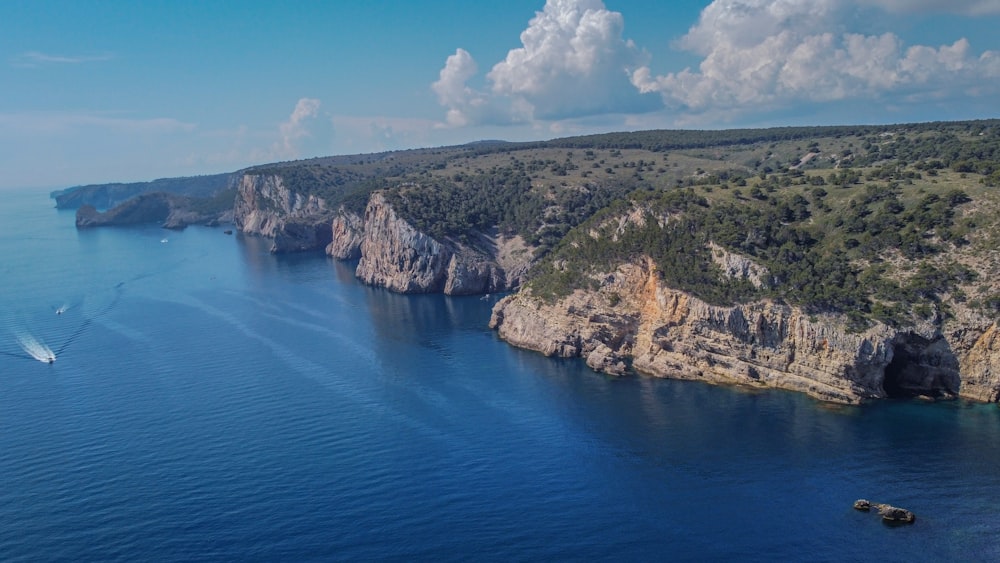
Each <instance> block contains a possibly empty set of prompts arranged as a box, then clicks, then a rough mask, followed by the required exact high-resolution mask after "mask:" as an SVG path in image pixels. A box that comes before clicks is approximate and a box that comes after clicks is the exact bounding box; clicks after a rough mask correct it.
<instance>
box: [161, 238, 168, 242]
mask: <svg viewBox="0 0 1000 563" xmlns="http://www.w3.org/2000/svg"><path fill="white" fill-rule="evenodd" d="M160 242H168V241H167V239H165V238H164V239H160Z"/></svg>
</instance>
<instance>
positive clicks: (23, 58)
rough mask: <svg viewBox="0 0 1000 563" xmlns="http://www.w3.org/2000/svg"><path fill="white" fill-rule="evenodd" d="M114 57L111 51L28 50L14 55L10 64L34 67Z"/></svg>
mask: <svg viewBox="0 0 1000 563" xmlns="http://www.w3.org/2000/svg"><path fill="white" fill-rule="evenodd" d="M113 58H115V57H114V55H112V54H110V53H103V54H100V55H52V54H49V53H42V52H39V51H27V52H24V53H20V54H18V55H15V56H14V57H12V58H11V59H10V64H11V66H15V67H21V68H34V67H39V66H42V65H52V64H81V63H92V62H101V61H109V60H111V59H113Z"/></svg>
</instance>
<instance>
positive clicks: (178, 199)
mask: <svg viewBox="0 0 1000 563" xmlns="http://www.w3.org/2000/svg"><path fill="white" fill-rule="evenodd" d="M231 220H232V212H231V211H229V210H225V211H215V210H199V207H198V206H197V205H196V204H195V200H193V199H192V198H189V197H184V196H178V195H172V194H166V193H151V194H143V195H140V196H137V197H134V198H132V199H130V200H127V201H125V202H124V203H121V204H119V205H117V206H115V207H113V208H112V209H110V210H108V211H105V212H103V213H102V212H100V211H98V210H97V209H95V208H94V207H93V206H91V205H84V206H82V207H80V208H79V209H77V211H76V227H77V228H78V229H85V228H90V227H101V226H110V225H138V224H142V223H160V224H161V226H163V227H164V228H167V229H183V228H184V227H186V226H188V225H217V224H219V223H225V222H229V221H231Z"/></svg>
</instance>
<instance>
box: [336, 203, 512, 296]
mask: <svg viewBox="0 0 1000 563" xmlns="http://www.w3.org/2000/svg"><path fill="white" fill-rule="evenodd" d="M334 228H335V229H341V231H342V232H343V233H344V235H343V236H340V235H339V234H337V233H335V234H334V237H333V238H334V245H333V246H334V249H335V250H336V249H340V248H341V247H342V244H341V242H338V241H339V240H348V239H350V238H351V237H353V236H354V233H357V229H356V228H355V227H353V226H352V224H351V222H350V220H349V218H344V219H343V220H342V221H341V223H340V226H339V227H338V224H337V222H336V221H335V225H334ZM341 231H338V233H339V232H341ZM480 238H481V240H478V241H475V243H476V244H475V246H473V245H471V244H460V243H457V242H455V241H451V240H445V241H439V240H436V239H435V238H433V237H431V236H428V235H427V234H425V233H422V232H420V231H418V230H416V229H415V228H413V226H412V225H410V224H409V223H407V222H406V221H405V220H403V219H402V218H401V217H399V215H398V214H397V213H396V212H395V210H393V208H392V206H391V205H389V203H388V202H387V201H386V199H385V197H384V196H383V195H382V194H380V193H375V194H372V196H371V198H370V199H369V201H368V206H367V208H366V209H365V217H364V234H363V236H362V239H361V244H360V246H359V251H360V254H361V260H360V261H359V262H358V267H357V270H356V275H357V277H358V278H359V279H360V280H361V281H363V282H364V283H367V284H371V285H376V286H381V287H385V288H388V289H390V290H392V291H396V292H400V293H436V292H444V293H447V294H449V295H469V294H477V293H489V292H495V291H504V290H507V289H510V288H512V287H516V286H518V285H520V283H521V281H522V280H523V276H524V273H525V272H526V270H527V260H528V259H529V258H528V256H530V253H523V254H520V255H519V258H509V259H508V258H507V257H508V256H510V255H512V253H510V252H506V251H502V250H503V249H506V248H507V246H509V245H507V244H505V241H500V240H498V238H497V237H488V236H486V235H483V236H482V237H480ZM343 247H344V248H349V247H350V245H348V244H343ZM522 263H523V264H522ZM501 264H506V265H507V266H508V267H510V275H508V271H507V270H506V269H505V268H504V266H502V265H501Z"/></svg>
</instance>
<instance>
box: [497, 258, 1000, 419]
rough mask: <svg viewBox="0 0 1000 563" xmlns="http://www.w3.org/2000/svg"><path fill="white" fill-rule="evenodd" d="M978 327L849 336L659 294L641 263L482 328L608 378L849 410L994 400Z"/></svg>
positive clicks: (515, 307)
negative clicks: (763, 392)
mask: <svg viewBox="0 0 1000 563" xmlns="http://www.w3.org/2000/svg"><path fill="white" fill-rule="evenodd" d="M978 322H979V324H976V323H975V322H969V323H967V324H965V325H963V326H962V327H960V328H959V327H953V330H952V331H945V332H942V331H940V330H937V329H935V328H934V327H932V326H927V327H909V328H902V329H901V328H891V327H888V326H886V325H882V324H876V325H874V326H872V327H871V328H869V329H868V330H865V331H863V332H852V331H850V330H849V329H848V328H847V326H846V323H845V322H844V319H842V318H840V317H837V316H833V315H809V314H806V313H804V312H803V311H802V310H801V309H799V308H796V307H791V306H788V305H784V304H780V303H777V302H774V301H766V300H765V301H758V302H754V303H748V304H744V305H738V306H731V307H720V306H713V305H709V304H708V303H706V302H704V301H702V300H700V299H698V298H696V297H694V296H692V295H690V294H688V293H685V292H682V291H678V290H674V289H671V288H669V287H665V286H664V285H663V284H662V283H661V282H660V278H659V276H658V275H657V273H656V271H655V267H654V266H653V264H652V261H649V260H646V261H644V262H643V263H641V264H629V265H624V266H621V267H620V268H619V269H618V270H617V271H615V272H612V273H610V274H608V275H606V276H604V277H603V278H602V280H601V282H600V289H599V290H597V291H590V292H584V291H579V290H578V291H576V292H575V293H573V294H572V295H570V296H568V297H566V298H563V299H560V300H558V301H555V302H551V303H550V302H546V301H545V300H542V299H540V298H538V297H535V296H533V295H531V293H530V291H523V292H521V293H520V294H517V295H512V296H508V297H505V298H504V299H503V300H501V301H500V302H499V303H498V304H497V305H496V307H495V308H494V310H493V316H492V318H491V320H490V326H491V327H492V328H495V329H496V330H497V331H498V333H499V335H500V336H501V338H503V339H504V340H506V341H508V342H510V343H511V344H514V345H516V346H520V347H523V348H528V349H531V350H536V351H539V352H541V353H543V354H546V355H550V356H561V357H582V358H584V359H585V360H586V362H587V364H588V365H589V366H591V367H592V368H594V369H596V370H600V371H604V372H607V373H612V374H620V373H624V372H625V371H626V370H627V369H629V368H631V369H633V370H635V371H637V372H640V373H644V374H649V375H654V376H659V377H668V378H675V379H691V380H700V381H706V382H710V383H735V384H742V385H749V386H761V387H777V388H783V389H789V390H793V391H800V392H804V393H807V394H809V395H810V396H812V397H815V398H817V399H821V400H824V401H831V402H837V403H848V404H854V403H859V402H861V401H864V400H866V399H874V398H882V397H893V396H899V397H904V396H917V395H921V396H930V397H953V396H962V397H968V398H972V399H979V400H996V398H997V394H998V393H1000V371H997V370H996V369H995V366H996V364H997V362H998V361H1000V358H998V354H997V353H996V347H997V346H998V344H1000V342H998V341H997V327H996V325H995V324H993V323H992V321H990V320H985V319H980V320H979V321H978ZM969 374H972V375H969Z"/></svg>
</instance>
